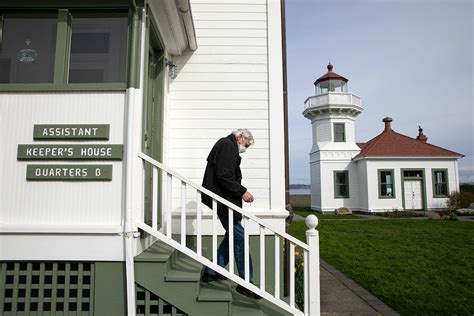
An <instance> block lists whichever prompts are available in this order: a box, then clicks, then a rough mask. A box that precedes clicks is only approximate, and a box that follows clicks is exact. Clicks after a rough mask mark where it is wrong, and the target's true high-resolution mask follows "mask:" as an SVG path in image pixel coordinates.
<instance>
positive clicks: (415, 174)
mask: <svg viewBox="0 0 474 316" xmlns="http://www.w3.org/2000/svg"><path fill="white" fill-rule="evenodd" d="M403 177H405V178H423V171H421V170H405V171H403Z"/></svg>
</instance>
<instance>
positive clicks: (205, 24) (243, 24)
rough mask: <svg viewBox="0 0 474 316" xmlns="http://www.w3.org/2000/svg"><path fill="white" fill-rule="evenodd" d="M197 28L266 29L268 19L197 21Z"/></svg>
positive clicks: (195, 25) (195, 23)
mask: <svg viewBox="0 0 474 316" xmlns="http://www.w3.org/2000/svg"><path fill="white" fill-rule="evenodd" d="M194 27H195V28H197V29H256V30H265V29H266V28H267V23H266V21H195V22H194Z"/></svg>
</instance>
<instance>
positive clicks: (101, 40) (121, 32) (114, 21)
mask: <svg viewBox="0 0 474 316" xmlns="http://www.w3.org/2000/svg"><path fill="white" fill-rule="evenodd" d="M127 33H128V18H127V15H126V13H124V14H113V15H112V14H108V15H103V14H101V15H91V14H88V15H81V14H73V17H72V37H71V58H70V63H69V82H70V83H101V82H124V81H125V73H126V64H127V59H126V58H127Z"/></svg>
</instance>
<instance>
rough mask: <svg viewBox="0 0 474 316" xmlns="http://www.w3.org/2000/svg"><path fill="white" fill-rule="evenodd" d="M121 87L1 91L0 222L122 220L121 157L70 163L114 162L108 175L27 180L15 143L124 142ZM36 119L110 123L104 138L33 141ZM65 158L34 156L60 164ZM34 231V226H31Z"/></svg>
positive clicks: (98, 222)
mask: <svg viewBox="0 0 474 316" xmlns="http://www.w3.org/2000/svg"><path fill="white" fill-rule="evenodd" d="M124 103H125V93H124V92H93V93H85V92H84V93H81V92H74V93H73V92H64V93H59V92H58V93H3V94H0V145H1V148H2V160H1V161H0V178H1V179H2V182H1V190H0V201H1V203H0V226H2V227H3V228H5V227H8V226H14V227H17V228H18V227H20V226H41V225H50V226H62V227H70V226H76V227H77V226H83V227H87V229H90V227H104V226H114V227H117V226H118V227H119V228H118V229H117V231H119V230H120V225H121V220H122V185H123V183H122V182H123V178H122V161H106V162H104V161H84V162H82V161H81V162H77V161H75V162H70V163H71V164H76V163H77V164H104V165H112V166H113V175H112V181H100V182H91V181H87V182H74V181H64V182H63V181H46V182H44V181H26V180H25V179H26V166H27V165H28V164H32V163H33V162H32V161H18V160H17V146H18V144H58V143H61V144H63V143H64V144H82V143H88V144H91V143H92V144H124V130H123V128H124ZM35 124H110V138H109V140H108V141H53V142H51V141H34V140H33V127H34V125H35ZM61 163H69V162H64V161H35V162H34V164H45V165H47V164H61ZM33 231H34V230H33Z"/></svg>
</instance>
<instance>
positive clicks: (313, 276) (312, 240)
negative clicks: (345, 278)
mask: <svg viewBox="0 0 474 316" xmlns="http://www.w3.org/2000/svg"><path fill="white" fill-rule="evenodd" d="M305 223H306V226H307V227H308V230H307V231H306V243H307V244H308V248H309V251H308V262H305V265H306V264H307V265H308V281H309V286H308V300H309V301H308V302H305V305H306V304H308V315H310V316H319V315H320V314H321V300H320V281H319V232H318V231H317V230H316V227H317V226H318V218H317V217H316V216H314V215H308V216H307V217H306V220H305Z"/></svg>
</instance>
